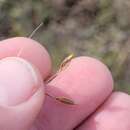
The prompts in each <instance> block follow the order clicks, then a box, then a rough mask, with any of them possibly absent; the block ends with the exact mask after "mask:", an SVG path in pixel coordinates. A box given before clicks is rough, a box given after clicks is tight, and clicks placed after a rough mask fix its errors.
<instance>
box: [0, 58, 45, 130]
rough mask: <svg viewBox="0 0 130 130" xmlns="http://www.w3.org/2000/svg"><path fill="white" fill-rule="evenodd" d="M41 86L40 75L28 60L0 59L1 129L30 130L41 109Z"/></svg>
mask: <svg viewBox="0 0 130 130" xmlns="http://www.w3.org/2000/svg"><path fill="white" fill-rule="evenodd" d="M43 87H44V85H43V82H42V78H41V76H40V74H39V72H38V71H37V70H36V69H35V67H33V66H32V65H31V64H29V63H28V62H27V61H25V60H23V59H21V58H18V57H8V58H5V59H2V60H0V130H29V128H30V127H31V125H32V124H33V122H34V120H35V119H36V116H37V115H38V113H39V111H40V109H41V107H42V103H43V99H44V88H43Z"/></svg>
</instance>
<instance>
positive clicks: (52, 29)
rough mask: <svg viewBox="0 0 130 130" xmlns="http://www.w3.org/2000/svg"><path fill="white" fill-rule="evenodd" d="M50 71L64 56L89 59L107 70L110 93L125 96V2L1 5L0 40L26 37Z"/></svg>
mask: <svg viewBox="0 0 130 130" xmlns="http://www.w3.org/2000/svg"><path fill="white" fill-rule="evenodd" d="M41 21H43V22H44V25H43V26H42V27H41V28H40V29H39V31H38V32H36V34H35V35H34V37H33V39H35V40H37V41H39V42H40V43H41V44H43V45H44V46H45V47H46V48H47V49H48V51H49V52H50V54H51V57H52V59H53V64H54V66H55V69H57V68H58V65H59V64H60V62H61V61H62V60H63V59H64V58H65V57H66V56H68V55H69V54H71V53H74V54H75V55H76V56H80V55H86V56H92V57H96V58H98V59H100V60H101V61H103V62H104V63H105V64H107V66H108V67H109V69H110V70H111V72H112V74H113V77H114V80H115V89H117V90H121V91H125V92H128V93H130V0H0V40H2V39H5V38H8V37H14V36H29V34H30V33H31V32H32V31H33V30H34V29H35V28H36V27H37V26H38V25H39V24H40V23H41Z"/></svg>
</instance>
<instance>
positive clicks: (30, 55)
mask: <svg viewBox="0 0 130 130" xmlns="http://www.w3.org/2000/svg"><path fill="white" fill-rule="evenodd" d="M0 43H1V44H0V59H2V58H5V57H13V56H14V57H17V56H19V57H22V58H24V59H26V60H27V61H29V62H30V63H32V64H33V65H35V66H36V67H37V68H38V69H39V71H40V73H41V75H42V77H43V79H45V78H46V77H47V76H48V75H49V73H50V72H51V60H50V56H49V54H48V52H47V51H46V49H45V48H44V47H43V46H41V45H40V44H39V43H38V42H36V41H34V40H32V39H29V38H25V37H15V38H10V39H7V40H3V41H0ZM20 51H21V52H20ZM19 52H20V54H19ZM18 54H19V55H18Z"/></svg>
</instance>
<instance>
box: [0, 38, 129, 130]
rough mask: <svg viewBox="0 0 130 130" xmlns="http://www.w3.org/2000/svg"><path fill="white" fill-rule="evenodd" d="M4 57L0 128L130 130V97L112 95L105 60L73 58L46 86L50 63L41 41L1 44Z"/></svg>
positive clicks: (0, 68)
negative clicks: (61, 99)
mask: <svg viewBox="0 0 130 130" xmlns="http://www.w3.org/2000/svg"><path fill="white" fill-rule="evenodd" d="M21 48H22V49H21ZM20 57H21V58H20ZM0 58H1V61H0V130H130V123H129V121H130V114H129V113H130V96H129V95H127V94H125V93H122V92H112V90H113V80H112V77H111V73H110V72H109V70H108V69H107V67H106V66H105V65H103V64H102V63H101V62H100V61H98V60H96V59H94V58H90V57H78V58H74V59H72V61H71V62H70V63H69V64H68V66H67V67H66V68H65V69H63V70H62V71H61V72H59V73H58V75H57V76H56V77H55V78H54V79H53V80H52V81H50V82H49V83H48V84H45V82H43V80H45V79H46V78H47V77H48V76H49V75H50V74H51V70H52V69H51V61H50V56H49V55H48V53H47V51H46V50H45V49H44V48H43V47H42V46H41V45H40V44H38V43H37V42H35V41H33V40H31V39H27V38H22V37H21V38H20V37H19V38H12V39H8V40H4V41H1V44H0ZM45 93H48V94H49V95H51V96H53V97H67V98H68V99H71V100H73V101H74V103H75V105H67V104H64V103H61V102H59V101H56V100H55V98H51V97H49V96H47V95H45Z"/></svg>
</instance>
